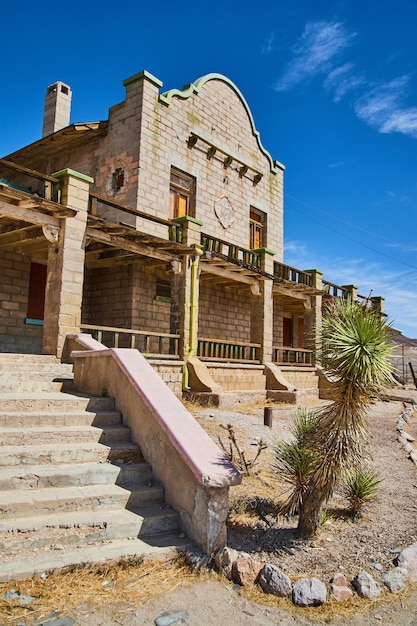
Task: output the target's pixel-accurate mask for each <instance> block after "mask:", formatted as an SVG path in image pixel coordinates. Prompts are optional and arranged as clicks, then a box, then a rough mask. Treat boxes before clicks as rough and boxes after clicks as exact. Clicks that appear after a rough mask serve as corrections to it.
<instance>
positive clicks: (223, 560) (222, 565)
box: [214, 546, 239, 580]
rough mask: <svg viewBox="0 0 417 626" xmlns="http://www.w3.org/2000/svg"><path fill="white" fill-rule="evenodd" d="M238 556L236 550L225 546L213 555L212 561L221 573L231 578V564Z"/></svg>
mask: <svg viewBox="0 0 417 626" xmlns="http://www.w3.org/2000/svg"><path fill="white" fill-rule="evenodd" d="M238 556H239V552H238V551H237V550H233V548H228V547H227V546H225V547H224V548H222V549H221V550H219V551H218V552H216V554H215V555H214V563H215V565H216V567H217V569H218V571H219V572H220V573H221V574H224V576H226V578H228V579H229V580H232V565H233V562H234V561H236V559H237V558H238Z"/></svg>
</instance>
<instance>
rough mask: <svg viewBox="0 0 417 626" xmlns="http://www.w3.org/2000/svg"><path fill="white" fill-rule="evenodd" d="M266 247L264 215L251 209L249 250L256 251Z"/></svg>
mask: <svg viewBox="0 0 417 626" xmlns="http://www.w3.org/2000/svg"><path fill="white" fill-rule="evenodd" d="M265 246H266V215H265V213H263V212H262V211H258V210H257V209H254V208H252V207H251V210H250V214H249V248H250V250H257V249H258V248H264V247H265Z"/></svg>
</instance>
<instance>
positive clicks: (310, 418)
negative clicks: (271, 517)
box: [273, 409, 320, 516]
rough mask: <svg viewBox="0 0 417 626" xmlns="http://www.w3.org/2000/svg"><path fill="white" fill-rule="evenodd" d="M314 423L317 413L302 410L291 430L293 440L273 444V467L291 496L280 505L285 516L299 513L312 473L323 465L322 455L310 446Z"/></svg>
mask: <svg viewBox="0 0 417 626" xmlns="http://www.w3.org/2000/svg"><path fill="white" fill-rule="evenodd" d="M314 424H315V413H314V412H312V411H308V410H306V409H298V410H297V412H296V414H295V416H294V422H293V427H292V429H291V435H292V440H291V441H289V442H287V441H278V442H276V443H275V445H274V446H273V455H274V463H273V469H274V471H275V473H276V474H277V476H278V478H279V479H280V480H282V481H283V482H284V483H286V484H287V485H288V490H287V492H286V493H288V495H287V497H286V500H285V502H284V504H283V505H282V506H281V508H280V513H281V514H282V515H288V516H292V515H296V514H297V513H299V510H300V505H301V502H302V499H303V496H304V492H305V490H306V487H307V484H308V480H309V477H310V474H311V473H312V472H313V470H314V469H316V467H317V465H318V464H319V461H320V457H319V456H318V454H317V453H316V452H315V451H314V450H311V449H309V448H308V447H307V446H306V442H307V441H308V436H309V433H310V431H311V429H312V428H313V426H314Z"/></svg>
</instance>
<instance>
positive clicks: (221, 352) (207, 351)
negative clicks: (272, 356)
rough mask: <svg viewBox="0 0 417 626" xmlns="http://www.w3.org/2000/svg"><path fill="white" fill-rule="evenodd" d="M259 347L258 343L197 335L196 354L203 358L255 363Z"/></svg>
mask: <svg viewBox="0 0 417 626" xmlns="http://www.w3.org/2000/svg"><path fill="white" fill-rule="evenodd" d="M260 348H261V345H260V344H259V343H246V342H243V341H224V340H222V339H210V338H207V337H199V338H198V348H197V355H198V356H199V357H200V358H201V359H203V360H212V361H230V362H240V363H256V362H259V351H260Z"/></svg>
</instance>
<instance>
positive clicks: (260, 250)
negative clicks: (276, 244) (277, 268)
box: [252, 248, 276, 256]
mask: <svg viewBox="0 0 417 626" xmlns="http://www.w3.org/2000/svg"><path fill="white" fill-rule="evenodd" d="M252 252H263V253H264V254H270V255H271V256H275V255H276V252H274V250H270V249H269V248H254V249H253V250H252Z"/></svg>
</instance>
